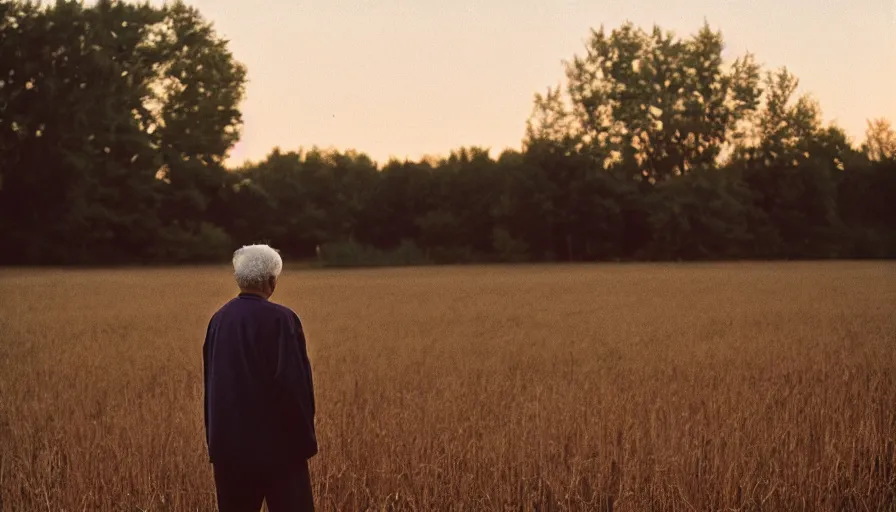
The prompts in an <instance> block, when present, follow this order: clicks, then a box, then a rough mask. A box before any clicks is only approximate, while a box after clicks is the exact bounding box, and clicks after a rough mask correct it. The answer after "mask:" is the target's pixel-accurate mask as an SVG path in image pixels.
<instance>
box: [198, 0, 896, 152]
mask: <svg viewBox="0 0 896 512" xmlns="http://www.w3.org/2000/svg"><path fill="white" fill-rule="evenodd" d="M187 3H189V4H191V5H194V6H195V7H197V8H198V9H199V10H200V11H201V12H202V13H203V14H204V16H205V17H206V18H207V19H209V20H211V21H212V22H213V23H214V25H215V27H216V29H217V30H218V32H219V33H220V34H221V35H222V36H224V37H225V38H227V39H229V40H230V49H231V51H232V52H233V53H234V56H235V57H236V58H237V59H238V60H239V61H241V62H243V63H244V64H245V65H246V66H247V67H248V73H249V75H248V76H249V84H248V87H247V97H246V100H245V102H244V103H243V105H242V111H243V115H244V121H245V125H244V127H243V136H242V140H241V141H240V142H239V144H238V145H237V146H236V147H235V148H234V150H233V152H232V154H231V162H232V163H234V164H237V163H240V162H242V161H244V160H245V159H251V160H258V159H261V158H263V157H265V156H266V155H267V154H268V153H269V152H270V150H271V149H272V148H273V147H275V146H280V147H281V148H282V149H284V150H292V149H298V148H300V147H304V148H306V149H308V148H311V147H312V146H314V145H317V146H319V147H322V148H331V147H332V148H337V149H341V150H344V149H356V150H359V151H363V152H365V153H367V154H368V155H370V156H371V157H372V158H374V159H375V160H377V161H379V162H380V163H385V161H386V160H387V159H388V158H389V157H390V156H395V157H398V158H400V159H404V158H406V157H407V158H411V159H418V158H419V157H421V156H423V155H427V154H430V155H443V154H446V153H447V152H448V151H450V150H451V149H455V148H457V147H460V146H472V145H476V146H484V147H489V148H491V149H492V150H493V152H494V153H495V154H497V153H498V152H499V151H501V150H502V149H504V148H507V147H511V148H519V147H520V143H521V139H522V136H523V133H524V130H525V121H526V119H527V118H528V116H529V113H530V111H531V108H532V99H533V95H534V94H535V93H536V92H540V91H544V90H545V88H546V87H547V86H551V85H556V84H557V83H558V82H559V81H561V80H562V79H563V76H564V71H563V67H562V64H561V61H562V60H564V59H570V58H571V57H572V56H573V55H574V54H576V53H581V52H582V51H583V49H584V42H585V40H586V39H587V37H588V34H589V28H591V27H594V28H598V27H600V25H601V24H603V25H604V26H605V27H606V28H607V29H612V28H615V27H618V26H619V25H621V24H622V23H623V22H625V21H626V20H629V21H632V22H633V23H635V24H636V25H638V26H640V27H642V28H645V29H649V28H650V27H652V26H653V24H654V23H657V24H659V25H660V26H661V27H663V28H664V29H669V30H673V31H674V32H676V33H677V34H679V35H690V34H692V33H694V32H695V31H696V30H697V29H699V27H700V26H701V25H702V23H703V20H704V18H705V19H706V20H708V21H709V23H710V25H711V27H712V28H713V29H721V31H722V33H723V35H724V36H725V40H726V44H727V48H726V52H725V54H726V58H727V59H728V60H729V61H730V60H733V58H734V57H736V56H738V55H741V54H743V53H744V52H745V51H750V52H752V53H754V54H755V55H756V58H757V60H758V61H759V62H760V63H762V64H763V65H764V66H765V67H766V68H767V69H771V68H777V67H779V66H782V65H786V66H787V67H788V68H789V69H790V70H791V71H792V72H794V73H795V74H796V76H797V77H799V79H800V92H807V93H810V94H812V95H813V96H814V97H815V98H816V99H817V100H818V101H819V102H820V104H821V107H822V112H823V115H824V119H825V121H828V122H829V121H834V122H836V123H837V124H838V125H840V126H842V127H843V128H845V129H846V131H847V133H848V134H849V135H850V136H852V137H853V139H854V140H856V141H861V140H862V139H863V135H864V131H865V123H866V120H867V119H869V118H872V117H879V116H885V117H888V118H890V119H891V120H894V121H896V0H677V1H676V0H628V1H616V0H555V1H549V0H413V1H411V0H401V1H400V0H351V1H349V0H313V1H312V0H265V1H264V2H247V1H245V0H187ZM252 4H255V5H257V6H258V7H255V6H252V7H250V5H252ZM262 5H263V6H264V7H261V6H262Z"/></svg>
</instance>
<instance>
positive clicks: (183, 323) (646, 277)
mask: <svg viewBox="0 0 896 512" xmlns="http://www.w3.org/2000/svg"><path fill="white" fill-rule="evenodd" d="M894 277H896V266H894V265H893V264H885V263H818V264H808V263H806V264H730V265H680V266H675V265H668V266H664V265H622V266H619V265H608V266H568V267H563V266H543V267H539V266H536V267H512V268H506V267H473V268H428V269H406V270H397V269H396V270H363V271H343V272H329V271H308V270H287V272H286V273H285V275H284V276H283V278H282V281H281V286H280V288H279V290H278V293H277V295H276V296H275V300H277V301H279V302H282V303H284V304H286V305H288V306H290V307H292V308H294V309H295V310H296V311H297V312H298V313H299V314H300V316H301V317H302V320H303V322H304V324H305V328H306V331H307V334H308V338H309V347H310V355H311V359H312V364H313V368H314V371H315V383H316V387H317V402H318V415H319V416H318V421H317V425H318V431H319V438H320V444H321V453H320V455H319V456H318V457H316V458H315V459H314V460H313V464H312V471H313V478H314V486H315V494H316V498H317V501H318V504H319V507H320V508H321V509H323V510H366V509H370V510H385V509H401V510H535V509H538V510H600V509H602V508H607V507H608V506H610V505H611V504H612V507H613V509H614V510H692V509H693V510H729V509H735V510H893V507H894V506H896V469H894V468H896V453H894V452H896V450H894V439H896V279H894ZM234 292H235V290H234V289H233V286H232V284H231V281H230V275H229V269H228V268H225V267H217V268H207V267H205V268H179V269H143V270H134V269H129V270H124V269H122V270H82V271H62V270H4V271H0V297H2V298H0V303H2V308H0V497H2V500H3V501H2V506H0V510H3V511H6V510H15V511H19V510H22V511H31V510H52V511H57V510H72V511H74V510H78V511H80V510H109V511H113V510H114V511H122V510H138V509H140V510H212V509H214V488H213V484H212V480H211V476H210V471H209V466H208V464H207V457H206V453H205V445H204V436H203V432H202V407H201V403H202V373H201V345H202V340H203V336H204V333H205V326H206V323H207V321H208V317H209V316H210V315H211V313H212V312H213V311H214V310H215V309H216V308H217V307H218V306H220V305H221V304H222V303H223V302H224V301H226V300H228V299H229V298H230V297H231V296H232V295H233V293H234Z"/></svg>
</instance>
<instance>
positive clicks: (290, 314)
mask: <svg viewBox="0 0 896 512" xmlns="http://www.w3.org/2000/svg"><path fill="white" fill-rule="evenodd" d="M268 304H270V305H271V306H273V307H274V308H275V309H276V310H277V311H278V312H279V313H280V314H281V315H283V316H285V317H287V318H290V319H292V320H293V321H295V322H296V325H301V321H300V320H299V315H298V314H297V313H296V312H295V311H293V310H292V309H291V308H289V307H288V306H284V305H283V304H277V303H276V302H268Z"/></svg>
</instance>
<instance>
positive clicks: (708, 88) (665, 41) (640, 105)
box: [529, 23, 761, 183]
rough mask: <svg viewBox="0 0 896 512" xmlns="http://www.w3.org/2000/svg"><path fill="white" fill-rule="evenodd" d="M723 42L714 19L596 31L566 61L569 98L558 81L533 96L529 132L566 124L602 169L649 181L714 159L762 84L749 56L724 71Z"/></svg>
mask: <svg viewBox="0 0 896 512" xmlns="http://www.w3.org/2000/svg"><path fill="white" fill-rule="evenodd" d="M722 48H723V40H722V36H721V34H720V33H718V32H713V31H712V30H710V28H709V26H708V25H704V27H703V28H702V29H701V30H700V31H699V32H698V33H697V34H695V35H694V36H693V37H691V38H690V39H687V40H681V39H679V38H677V37H675V36H674V35H673V34H672V33H670V32H664V31H662V30H661V29H660V28H659V27H654V29H653V31H652V33H650V34H647V33H645V32H644V31H642V30H640V29H637V28H635V27H634V26H633V25H632V24H630V23H629V24H625V25H623V26H622V27H620V28H619V29H615V30H613V31H612V32H611V33H610V34H609V35H608V34H607V33H606V32H605V30H604V29H603V28H601V29H600V30H598V31H592V34H591V39H590V40H589V42H588V44H587V48H586V50H587V51H586V54H585V55H584V56H575V57H574V58H573V60H572V61H571V62H569V63H567V65H566V78H567V86H566V99H565V102H564V101H563V100H562V99H561V97H560V96H561V95H560V91H559V89H554V90H550V91H549V93H548V94H547V95H546V96H538V97H536V113H535V115H533V118H532V119H531V120H530V126H531V128H530V130H529V132H530V137H531V134H536V135H537V134H539V133H545V132H547V133H552V134H553V133H561V134H563V133H564V132H565V134H566V135H567V136H568V137H569V138H571V139H574V140H576V141H577V146H578V148H579V149H581V150H582V151H584V152H586V153H588V154H590V155H591V157H592V158H593V159H594V160H596V161H597V162H599V163H601V164H602V165H603V166H604V167H607V168H611V167H615V168H617V169H620V170H621V171H622V172H624V173H625V174H627V175H629V176H634V177H637V178H638V179H642V180H644V181H648V182H651V183H655V182H657V181H660V180H664V179H669V178H670V177H673V176H677V175H681V174H685V173H687V172H689V171H690V170H692V169H695V168H698V167H705V166H711V165H713V164H714V163H715V162H716V160H717V159H718V158H719V157H720V156H721V155H722V152H723V150H724V149H725V147H726V145H727V144H729V143H730V142H732V141H735V140H737V138H738V135H739V133H738V130H737V128H738V124H739V123H740V122H741V121H742V120H744V119H746V118H747V117H748V116H749V115H750V114H751V113H752V112H753V111H754V110H755V109H756V108H757V105H758V100H759V96H760V92H761V91H760V90H759V88H758V83H759V67H758V65H757V64H756V63H755V62H754V60H753V58H752V56H750V55H747V56H745V57H743V58H740V59H738V60H736V61H735V62H734V64H733V65H732V66H731V68H730V69H727V70H726V69H725V68H724V66H723V61H722V57H721V53H722ZM564 104H568V105H569V107H568V108H567V107H565V106H564V108H559V106H561V105H564ZM552 138H553V139H555V140H556V139H557V138H558V137H557V136H556V135H552Z"/></svg>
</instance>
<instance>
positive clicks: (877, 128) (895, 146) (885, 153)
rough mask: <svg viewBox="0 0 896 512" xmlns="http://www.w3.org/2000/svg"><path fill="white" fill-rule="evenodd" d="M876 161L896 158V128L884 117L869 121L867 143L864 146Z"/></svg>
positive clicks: (869, 155) (866, 134)
mask: <svg viewBox="0 0 896 512" xmlns="http://www.w3.org/2000/svg"><path fill="white" fill-rule="evenodd" d="M862 149H863V150H864V151H865V153H866V154H867V155H868V158H870V159H871V160H875V161H881V160H893V159H896V130H893V126H892V125H891V124H890V121H889V119H885V118H883V117H881V118H879V119H874V120H871V121H868V129H867V130H866V131H865V144H864V146H863V148H862Z"/></svg>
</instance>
